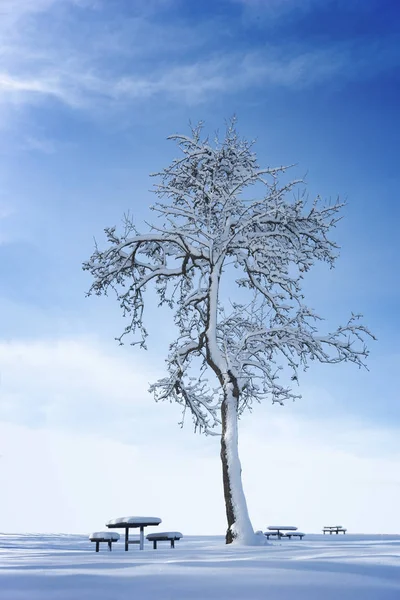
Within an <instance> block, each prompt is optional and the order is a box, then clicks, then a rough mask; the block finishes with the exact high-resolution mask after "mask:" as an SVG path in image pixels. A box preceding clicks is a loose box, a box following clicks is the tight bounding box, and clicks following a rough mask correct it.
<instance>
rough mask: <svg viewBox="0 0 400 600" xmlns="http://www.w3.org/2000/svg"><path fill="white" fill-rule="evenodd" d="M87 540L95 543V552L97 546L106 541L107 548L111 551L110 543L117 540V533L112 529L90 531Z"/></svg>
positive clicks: (97, 549) (97, 548)
mask: <svg viewBox="0 0 400 600" xmlns="http://www.w3.org/2000/svg"><path fill="white" fill-rule="evenodd" d="M89 540H90V541H91V542H95V543H96V552H98V551H99V546H100V543H101V542H107V544H108V548H109V550H110V552H111V550H112V543H113V542H118V540H119V533H116V532H114V531H95V532H94V533H91V534H90V535H89Z"/></svg>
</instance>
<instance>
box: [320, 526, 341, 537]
mask: <svg viewBox="0 0 400 600" xmlns="http://www.w3.org/2000/svg"><path fill="white" fill-rule="evenodd" d="M322 531H323V534H324V535H325V533H326V532H328V533H329V534H330V535H332V533H336V534H338V533H343V534H345V533H346V531H347V529H345V528H344V527H342V526H341V525H326V526H325V527H324V528H323V530H322Z"/></svg>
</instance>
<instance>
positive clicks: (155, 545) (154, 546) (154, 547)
mask: <svg viewBox="0 0 400 600" xmlns="http://www.w3.org/2000/svg"><path fill="white" fill-rule="evenodd" d="M153 550H157V540H153Z"/></svg>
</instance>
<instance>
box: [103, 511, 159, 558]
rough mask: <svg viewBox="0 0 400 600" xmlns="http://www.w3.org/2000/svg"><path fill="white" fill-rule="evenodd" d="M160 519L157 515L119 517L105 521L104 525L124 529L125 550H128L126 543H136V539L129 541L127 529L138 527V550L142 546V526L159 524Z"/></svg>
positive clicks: (141, 548)
mask: <svg viewBox="0 0 400 600" xmlns="http://www.w3.org/2000/svg"><path fill="white" fill-rule="evenodd" d="M160 523H161V519H159V518H158V517H119V518H118V519H113V520H112V521H108V523H106V527H108V528H110V529H111V528H113V529H125V552H127V551H128V545H129V544H130V543H131V544H132V543H133V544H135V543H137V541H136V540H134V541H131V542H130V541H129V530H130V529H134V528H139V529H140V537H139V550H143V548H144V528H145V527H149V526H153V527H154V526H155V525H159V524H160Z"/></svg>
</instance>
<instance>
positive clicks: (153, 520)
mask: <svg viewBox="0 0 400 600" xmlns="http://www.w3.org/2000/svg"><path fill="white" fill-rule="evenodd" d="M128 523H131V524H133V523H137V524H138V525H139V524H141V523H151V525H159V524H160V523H161V519H159V518H158V517H118V519H112V520H111V521H108V522H107V523H106V525H119V524H120V525H121V527H123V526H124V525H126V524H128Z"/></svg>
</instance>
